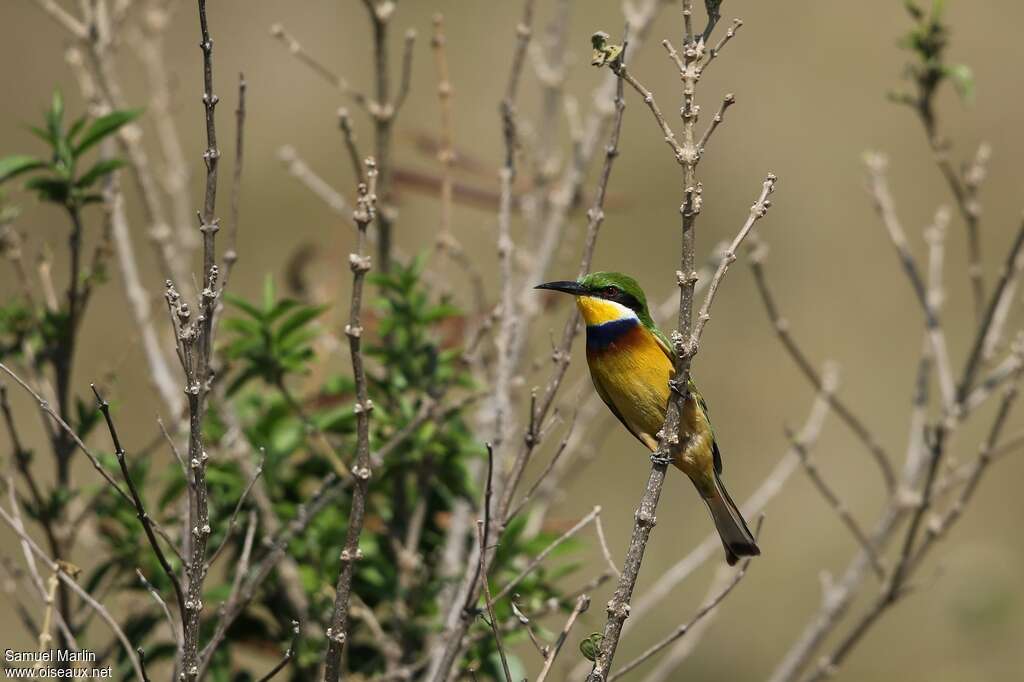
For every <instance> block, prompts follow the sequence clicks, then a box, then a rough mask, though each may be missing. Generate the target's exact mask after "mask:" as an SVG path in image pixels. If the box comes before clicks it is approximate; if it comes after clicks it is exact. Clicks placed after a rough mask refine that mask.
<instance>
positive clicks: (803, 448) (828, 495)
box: [786, 368, 885, 578]
mask: <svg viewBox="0 0 1024 682" xmlns="http://www.w3.org/2000/svg"><path fill="white" fill-rule="evenodd" d="M823 378H824V382H825V391H824V393H825V395H826V396H828V395H830V394H832V393H833V392H835V388H836V386H837V384H838V377H837V373H836V371H835V370H834V369H833V368H826V369H825V371H824V373H823ZM786 437H787V438H788V439H789V442H790V443H791V445H792V447H793V451H794V452H796V453H797V455H798V456H799V457H800V463H801V464H802V465H803V467H804V470H805V471H806V472H807V477H808V478H809V479H811V483H813V484H814V487H815V488H817V489H818V492H820V493H821V496H822V497H824V498H825V501H826V502H828V504H829V506H830V507H832V510H833V511H834V512H835V513H836V515H837V516H838V517H839V520H840V521H842V522H843V524H844V525H845V526H846V527H847V528H848V529H849V530H850V533H851V534H852V535H853V537H854V538H856V540H857V542H859V543H860V546H861V547H862V548H863V549H864V552H865V553H866V554H867V555H868V557H869V558H870V559H871V565H872V567H873V568H874V569H875V573H877V574H878V577H879V578H884V577H885V567H884V566H883V565H882V561H881V559H879V557H878V555H877V554H876V553H875V550H874V548H873V547H872V546H871V541H870V540H869V539H868V537H867V534H866V533H865V532H864V530H863V529H862V528H861V527H860V524H858V523H857V520H856V519H855V518H853V515H852V514H851V513H850V510H849V509H848V508H847V507H846V505H844V504H843V503H842V501H841V500H840V499H839V497H838V495H836V493H835V492H834V491H833V490H832V487H831V486H829V484H828V482H827V481H826V480H825V479H824V477H823V476H822V475H821V473H820V472H819V471H818V467H817V466H816V465H815V464H814V462H813V461H811V456H810V454H809V452H808V446H807V443H805V442H804V441H803V440H802V439H801V438H800V437H799V436H798V435H797V434H795V433H793V431H792V430H791V429H789V428H788V427H787V428H786Z"/></svg>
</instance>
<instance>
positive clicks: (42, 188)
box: [25, 178, 71, 204]
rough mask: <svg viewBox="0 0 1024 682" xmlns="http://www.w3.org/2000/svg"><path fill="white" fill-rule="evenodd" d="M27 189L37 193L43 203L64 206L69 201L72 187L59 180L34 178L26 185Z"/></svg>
mask: <svg viewBox="0 0 1024 682" xmlns="http://www.w3.org/2000/svg"><path fill="white" fill-rule="evenodd" d="M25 189H29V190H32V191H33V192H37V193H38V194H39V198H40V199H42V200H43V201H52V202H53V203H55V204H63V203H64V202H65V201H67V199H68V193H69V191H70V190H71V187H70V186H69V185H68V183H67V182H65V181H64V180H61V179H59V178H32V179H31V180H29V181H28V182H26V183H25Z"/></svg>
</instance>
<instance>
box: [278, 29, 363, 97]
mask: <svg viewBox="0 0 1024 682" xmlns="http://www.w3.org/2000/svg"><path fill="white" fill-rule="evenodd" d="M270 35H272V36H274V37H275V38H277V39H278V40H280V41H281V43H282V44H283V45H284V46H285V47H286V48H287V49H288V51H289V52H290V53H291V54H292V55H293V56H294V57H295V58H296V59H298V60H299V62H301V63H302V64H304V65H306V66H308V67H309V68H310V69H311V70H312V71H313V73H315V74H316V75H317V76H320V78H322V79H324V80H325V81H327V82H328V83H330V84H331V85H332V86H334V87H335V88H337V89H338V90H339V91H341V93H342V94H343V95H346V96H347V97H351V98H352V100H353V101H354V102H355V103H356V104H358V105H359V106H361V107H369V106H370V102H369V100H368V99H367V97H366V95H364V94H363V93H361V92H359V91H357V90H353V89H352V88H351V87H350V86H349V84H348V81H346V80H345V79H344V78H342V77H341V76H339V75H338V74H336V73H334V72H333V71H331V69H330V68H328V67H327V66H325V65H324V63H323V62H322V61H320V60H319V59H317V58H316V57H314V56H313V55H311V54H310V53H309V52H307V51H306V49H305V48H304V47H303V46H302V44H301V43H300V42H299V41H298V40H297V39H296V38H295V37H294V36H292V34H290V33H288V31H286V30H285V28H284V26H282V25H281V24H274V25H273V26H271V27H270Z"/></svg>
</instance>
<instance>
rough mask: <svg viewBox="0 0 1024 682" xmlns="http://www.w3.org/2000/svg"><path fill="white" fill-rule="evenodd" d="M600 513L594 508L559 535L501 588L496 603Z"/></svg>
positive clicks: (597, 508)
mask: <svg viewBox="0 0 1024 682" xmlns="http://www.w3.org/2000/svg"><path fill="white" fill-rule="evenodd" d="M600 513H601V507H600V506H597V507H594V508H593V509H591V510H590V513H589V514H587V515H586V516H584V517H583V518H582V519H580V520H579V521H577V522H576V524H575V525H574V526H573V527H572V528H570V529H569V530H567V531H565V532H564V533H562V534H561V535H559V536H558V537H557V538H555V539H554V540H553V541H552V542H551V544H549V545H548V546H547V547H545V548H544V549H543V550H542V551H541V553H540V554H538V555H537V556H535V557H534V558H533V559H531V560H530V563H528V564H527V565H526V567H525V568H523V570H521V571H520V572H519V574H518V575H516V577H514V578H512V580H510V581H508V584H506V585H505V587H503V588H501V590H500V591H499V592H498V594H496V595H494V600H495V601H500V600H501V599H502V598H503V597H505V596H507V595H508V594H509V593H510V592H511V591H512V590H514V589H515V587H516V585H518V584H519V583H521V582H522V581H523V579H525V578H526V577H527V576H528V575H530V574H531V573H533V571H534V570H536V568H537V567H538V566H540V564H541V563H542V562H543V561H544V559H546V558H547V557H548V555H549V554H551V552H553V551H555V550H556V549H558V547H559V545H561V544H562V543H563V542H565V541H566V540H568V539H569V538H571V537H572V536H574V535H576V533H578V532H580V531H581V530H583V529H584V528H586V527H587V526H588V525H589V524H591V523H593V522H594V520H595V519H597V518H598V516H599V515H600ZM612 566H613V568H614V564H612Z"/></svg>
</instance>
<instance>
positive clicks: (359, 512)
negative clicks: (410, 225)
mask: <svg viewBox="0 0 1024 682" xmlns="http://www.w3.org/2000/svg"><path fill="white" fill-rule="evenodd" d="M366 178H367V183H366V184H360V185H359V196H358V199H357V200H356V210H355V211H354V212H353V219H354V220H355V222H356V226H357V228H358V238H357V241H356V252H355V253H353V254H350V255H349V266H350V268H351V270H352V296H351V305H350V307H349V322H348V324H347V325H345V334H346V335H347V336H348V342H349V350H350V354H351V357H352V375H353V377H354V380H355V385H356V407H355V410H356V459H355V466H353V467H352V475H353V477H354V478H355V485H354V488H353V492H352V507H351V509H350V511H349V516H348V530H347V532H346V535H345V547H344V549H342V551H341V569H340V570H339V571H338V582H337V587H336V589H335V597H334V608H333V610H332V612H331V620H330V623H331V624H330V627H328V628H327V631H326V635H327V639H328V647H327V656H326V658H325V661H324V666H325V672H324V682H337V680H338V679H340V677H341V653H342V650H343V648H344V646H345V641H346V638H347V636H348V603H349V596H350V594H351V590H352V579H353V576H354V575H355V565H356V562H357V561H358V560H359V558H360V551H359V535H360V534H361V533H362V530H363V519H364V514H365V513H366V498H367V496H368V489H369V483H370V475H371V469H370V466H371V463H370V412H371V411H372V410H373V403H372V402H371V401H370V398H369V396H368V389H367V379H366V371H365V370H364V368H363V356H362V349H361V338H362V334H363V327H362V322H361V320H362V303H363V282H364V280H365V279H366V273H367V271H369V269H370V257H369V256H367V255H366V251H365V248H366V230H367V228H368V227H369V225H370V223H372V222H373V221H374V220H375V219H376V217H377V194H376V192H377V165H376V162H375V161H374V160H373V159H367V160H366Z"/></svg>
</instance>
